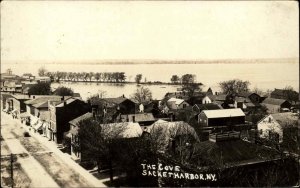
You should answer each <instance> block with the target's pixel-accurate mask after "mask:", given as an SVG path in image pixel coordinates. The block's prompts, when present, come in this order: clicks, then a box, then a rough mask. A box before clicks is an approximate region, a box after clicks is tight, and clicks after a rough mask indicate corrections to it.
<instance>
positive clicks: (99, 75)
mask: <svg viewBox="0 0 300 188" xmlns="http://www.w3.org/2000/svg"><path fill="white" fill-rule="evenodd" d="M100 78H101V73H99V72H96V74H95V79H96V80H97V82H98V81H99V80H100Z"/></svg>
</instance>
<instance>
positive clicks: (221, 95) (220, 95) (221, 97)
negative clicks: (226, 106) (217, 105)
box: [207, 94, 227, 101]
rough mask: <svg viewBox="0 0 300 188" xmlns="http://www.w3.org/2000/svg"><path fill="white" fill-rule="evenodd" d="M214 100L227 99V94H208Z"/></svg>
mask: <svg viewBox="0 0 300 188" xmlns="http://www.w3.org/2000/svg"><path fill="white" fill-rule="evenodd" d="M207 96H208V97H209V98H210V99H211V100H212V101H225V100H226V96H227V95H225V94H218V95H207Z"/></svg>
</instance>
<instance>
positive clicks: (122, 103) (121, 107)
mask: <svg viewBox="0 0 300 188" xmlns="http://www.w3.org/2000/svg"><path fill="white" fill-rule="evenodd" d="M90 104H91V106H92V107H93V108H95V109H97V111H98V112H101V113H102V111H103V110H104V111H105V110H110V109H115V110H117V111H118V112H119V113H121V114H132V113H135V108H136V104H135V103H134V102H133V101H132V100H130V99H127V98H126V97H124V96H121V97H117V98H99V97H94V98H92V99H91V100H90Z"/></svg>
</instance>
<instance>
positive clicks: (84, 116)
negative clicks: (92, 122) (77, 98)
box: [69, 112, 93, 126]
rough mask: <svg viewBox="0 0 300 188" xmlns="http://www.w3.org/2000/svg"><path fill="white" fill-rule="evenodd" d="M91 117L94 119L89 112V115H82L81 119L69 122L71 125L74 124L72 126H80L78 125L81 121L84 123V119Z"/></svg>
mask: <svg viewBox="0 0 300 188" xmlns="http://www.w3.org/2000/svg"><path fill="white" fill-rule="evenodd" d="M91 117H93V114H92V113H90V112H88V113H85V114H83V115H81V116H79V117H77V118H75V119H73V120H71V121H69V123H70V124H72V125H76V126H78V123H79V122H80V121H82V120H84V119H88V118H91Z"/></svg>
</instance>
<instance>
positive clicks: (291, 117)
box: [271, 112, 299, 126]
mask: <svg viewBox="0 0 300 188" xmlns="http://www.w3.org/2000/svg"><path fill="white" fill-rule="evenodd" d="M271 116H272V117H273V118H274V119H275V120H276V121H277V122H278V123H279V124H280V125H281V126H285V125H289V124H293V125H296V126H297V120H298V119H299V118H298V116H297V115H296V114H294V113H292V112H284V113H276V114H271Z"/></svg>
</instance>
